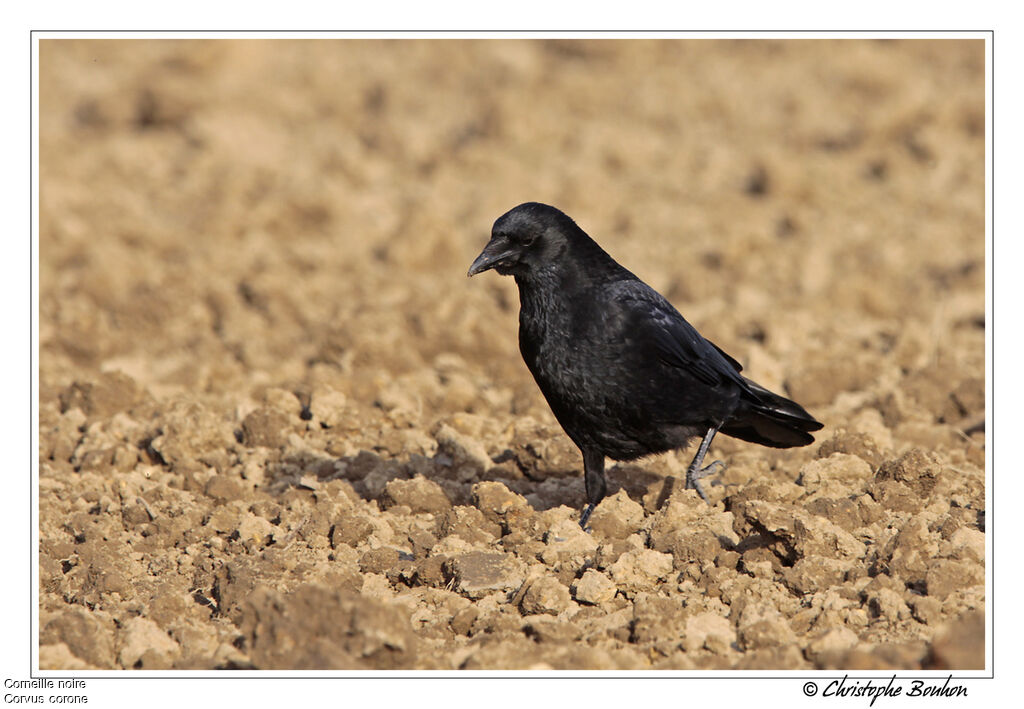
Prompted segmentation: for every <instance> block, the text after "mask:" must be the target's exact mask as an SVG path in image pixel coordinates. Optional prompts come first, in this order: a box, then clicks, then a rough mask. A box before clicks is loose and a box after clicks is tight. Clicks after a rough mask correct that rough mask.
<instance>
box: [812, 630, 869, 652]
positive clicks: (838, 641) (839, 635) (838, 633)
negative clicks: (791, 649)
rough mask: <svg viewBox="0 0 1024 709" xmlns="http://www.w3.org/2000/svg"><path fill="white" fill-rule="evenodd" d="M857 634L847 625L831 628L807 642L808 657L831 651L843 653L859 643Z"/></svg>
mask: <svg viewBox="0 0 1024 709" xmlns="http://www.w3.org/2000/svg"><path fill="white" fill-rule="evenodd" d="M858 640H859V638H858V637H857V634H856V633H855V632H853V631H852V630H850V629H849V628H846V627H842V626H840V627H835V628H829V629H828V630H826V631H825V632H823V633H821V634H820V635H818V636H817V637H816V638H815V639H814V640H812V641H811V642H809V643H808V644H807V651H806V652H807V657H808V659H810V660H815V659H816V658H819V657H822V656H824V655H827V654H830V653H841V652H844V651H846V650H849V649H850V648H852V647H853V646H854V645H856V644H857V642H858Z"/></svg>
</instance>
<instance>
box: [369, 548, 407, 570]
mask: <svg viewBox="0 0 1024 709" xmlns="http://www.w3.org/2000/svg"><path fill="white" fill-rule="evenodd" d="M398 560H399V554H398V550H397V549H391V548H389V547H381V548H379V549H371V550H370V551H368V552H366V553H365V554H363V555H362V556H361V557H359V570H360V571H362V572H363V573H364V574H383V573H384V572H386V571H387V570H388V569H390V568H391V567H392V566H394V565H395V564H397V563H398Z"/></svg>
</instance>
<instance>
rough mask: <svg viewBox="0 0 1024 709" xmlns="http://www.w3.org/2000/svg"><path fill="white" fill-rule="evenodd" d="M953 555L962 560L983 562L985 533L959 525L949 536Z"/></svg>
mask: <svg viewBox="0 0 1024 709" xmlns="http://www.w3.org/2000/svg"><path fill="white" fill-rule="evenodd" d="M949 543H950V546H952V548H953V557H954V558H956V559H961V560H963V561H976V562H978V563H979V564H983V563H985V533H984V532H981V531H979V530H977V529H971V528H970V527H961V528H960V529H958V530H956V531H955V532H953V534H952V535H951V536H950V537H949Z"/></svg>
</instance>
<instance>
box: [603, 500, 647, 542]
mask: <svg viewBox="0 0 1024 709" xmlns="http://www.w3.org/2000/svg"><path fill="white" fill-rule="evenodd" d="M643 521H644V508H643V507H641V506H640V504H639V503H636V502H634V501H633V500H631V499H629V495H627V494H626V491H625V490H619V491H618V492H616V493H615V494H614V495H610V496H608V497H606V498H604V499H603V500H601V503H600V504H599V505H598V506H597V507H596V508H595V509H594V514H593V515H592V516H591V518H590V528H591V530H592V533H593V534H594V535H595V536H597V537H598V538H599V539H625V538H626V537H628V536H629V535H630V534H633V533H634V532H636V531H637V530H638V529H639V528H640V525H641V524H643Z"/></svg>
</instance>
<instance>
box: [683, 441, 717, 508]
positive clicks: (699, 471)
mask: <svg viewBox="0 0 1024 709" xmlns="http://www.w3.org/2000/svg"><path fill="white" fill-rule="evenodd" d="M716 433H718V426H712V427H711V428H709V429H708V432H707V433H706V434H705V435H704V440H703V441H701V442H700V448H698V449H697V455H695V456H693V462H691V463H690V467H689V468H687V469H686V487H687V489H689V490H696V491H697V494H698V495H700V496H701V499H702V500H704V502H706V503H708V504H709V505H710V504H711V500H709V499H708V496H707V495H706V494H705V493H704V488H703V487H701V484H700V480H701V478H706V477H707V476H708V475H711V473H713V472H715V471H716V470H720V469H722V468H724V467H725V463H723V462H722V461H720V460H716V461H715V462H714V463H711V464H710V465H708V466H706V467H704V468H702V467H700V466H701V464H702V463H703V462H704V456H705V455H706V454H707V452H708V448H709V447H710V446H711V440H712V439H713V438H714V437H715V434H716Z"/></svg>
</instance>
